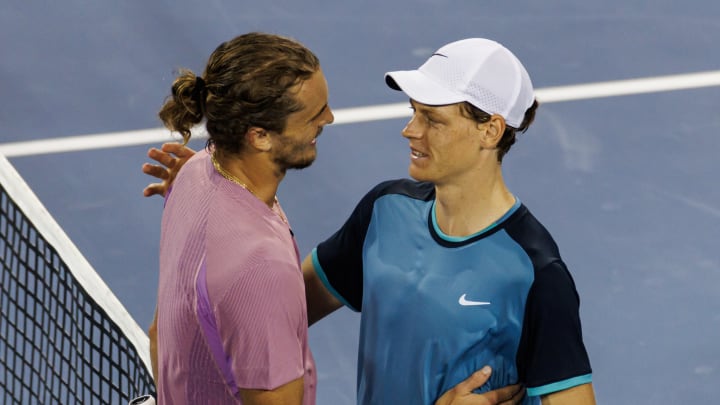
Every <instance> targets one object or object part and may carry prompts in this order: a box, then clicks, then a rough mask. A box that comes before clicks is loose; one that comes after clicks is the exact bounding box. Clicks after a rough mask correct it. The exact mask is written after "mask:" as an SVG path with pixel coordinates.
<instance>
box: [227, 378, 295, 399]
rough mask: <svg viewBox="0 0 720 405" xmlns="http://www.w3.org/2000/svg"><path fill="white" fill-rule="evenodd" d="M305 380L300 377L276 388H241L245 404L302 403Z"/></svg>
mask: <svg viewBox="0 0 720 405" xmlns="http://www.w3.org/2000/svg"><path fill="white" fill-rule="evenodd" d="M303 391H304V380H303V377H300V378H298V379H296V380H293V381H290V382H289V383H287V384H285V385H282V386H280V387H278V388H276V389H274V390H251V389H243V388H241V389H240V398H242V403H243V404H244V405H301V404H302V402H303Z"/></svg>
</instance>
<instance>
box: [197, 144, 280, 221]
mask: <svg viewBox="0 0 720 405" xmlns="http://www.w3.org/2000/svg"><path fill="white" fill-rule="evenodd" d="M210 160H211V161H212V164H213V166H214V167H215V170H217V172H218V173H219V174H220V175H221V176H223V177H224V178H226V179H228V180H230V181H232V182H233V183H235V184H237V185H239V186H240V187H242V188H244V189H245V190H247V191H248V192H249V193H250V194H252V195H254V196H255V198H257V199H258V200H260V201H262V199H261V198H260V197H258V196H257V194H255V193H254V192H253V191H252V190H251V189H250V187H248V185H247V184H245V183H243V182H242V181H240V179H238V178H237V177H235V176H234V175H233V174H232V173H230V172H228V171H227V170H225V168H224V167H222V165H220V162H218V160H217V158H215V153H212V154H210ZM273 198H274V205H278V206H279V205H280V202H279V201H278V198H277V195H276V196H275V197H273ZM270 210H271V211H272V212H274V213H275V214H277V216H278V217H280V219H281V220H282V221H283V222H285V224H287V225H288V226H290V223H288V220H287V218H285V215H283V214H282V213H281V212H280V211H279V210H276V209H275V208H274V207H273V208H270Z"/></svg>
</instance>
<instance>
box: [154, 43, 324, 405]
mask: <svg viewBox="0 0 720 405" xmlns="http://www.w3.org/2000/svg"><path fill="white" fill-rule="evenodd" d="M159 115H160V118H161V119H162V121H163V123H164V124H165V126H166V127H168V128H169V129H171V130H173V131H178V132H180V133H181V134H182V135H183V137H184V138H185V141H187V140H188V139H189V138H190V136H191V133H190V129H191V128H192V127H193V126H194V125H197V124H198V123H200V122H201V121H203V120H205V121H206V127H207V131H208V134H209V140H208V142H207V148H206V150H204V151H203V152H201V153H197V154H196V155H195V156H193V158H192V159H190V160H189V161H188V162H187V163H186V164H185V168H184V169H183V170H182V173H180V174H179V175H178V176H177V178H176V179H175V182H174V184H173V189H172V191H171V192H169V193H168V194H167V196H166V202H165V209H164V212H163V218H162V233H161V240H160V275H159V287H158V302H157V313H156V323H157V336H156V339H157V344H156V345H153V347H154V348H156V349H157V372H156V373H155V374H156V381H157V389H158V403H159V404H192V405H195V404H236V403H238V401H240V402H241V403H243V404H267V403H273V404H275V403H277V404H304V405H312V404H315V384H316V374H315V370H314V363H313V358H312V354H311V353H310V348H309V345H308V333H307V328H308V320H307V314H306V301H305V289H304V284H303V276H302V273H301V271H300V256H299V254H298V250H297V246H296V244H295V239H294V237H293V234H292V231H291V229H290V224H289V223H288V221H287V219H286V217H285V214H284V213H283V211H282V208H281V207H280V203H279V202H278V200H277V198H276V197H275V194H276V191H277V188H278V185H279V184H280V182H281V181H282V179H283V177H284V176H285V172H286V170H287V169H296V168H297V169H299V168H303V167H306V166H309V165H310V164H311V163H312V162H313V160H315V156H316V153H317V151H316V147H315V142H316V138H317V137H318V136H319V135H320V133H321V132H322V129H323V127H324V126H325V125H327V124H330V123H331V122H332V121H333V114H332V112H331V110H330V107H329V105H328V89H327V84H326V80H325V77H324V75H323V72H322V70H321V69H320V65H319V62H318V59H317V57H316V56H315V55H314V54H313V53H312V52H310V51H309V50H308V49H307V48H305V47H304V46H302V45H301V44H299V43H297V42H296V41H294V40H291V39H288V38H284V37H280V36H275V35H267V34H259V33H251V34H246V35H242V36H239V37H237V38H235V39H233V40H231V41H228V42H225V43H223V44H221V45H220V46H219V47H218V48H217V49H216V50H215V52H214V53H213V54H212V55H211V56H210V60H209V61H208V64H207V67H206V68H205V71H204V73H203V74H202V76H196V75H195V74H194V73H192V72H190V71H187V70H184V71H181V72H180V74H179V76H178V77H177V78H176V79H175V81H174V83H173V85H172V97H170V98H169V99H168V100H167V101H166V103H165V105H164V106H163V107H162V109H161V111H160V113H159ZM153 338H154V337H153ZM153 357H154V356H153Z"/></svg>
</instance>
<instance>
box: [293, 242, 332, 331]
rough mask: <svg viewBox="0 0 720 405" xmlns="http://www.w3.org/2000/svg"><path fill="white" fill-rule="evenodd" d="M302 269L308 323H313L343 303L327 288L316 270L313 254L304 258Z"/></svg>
mask: <svg viewBox="0 0 720 405" xmlns="http://www.w3.org/2000/svg"><path fill="white" fill-rule="evenodd" d="M302 271H303V278H304V280H305V299H306V301H307V314H308V325H312V324H314V323H315V322H317V321H319V320H320V319H322V318H324V317H325V316H327V315H329V314H330V313H332V312H333V311H335V310H336V309H338V308H340V307H341V306H342V303H341V302H340V301H338V299H337V298H335V297H334V296H333V295H332V294H330V291H328V290H327V288H325V285H324V284H323V282H322V280H320V277H319V276H318V275H317V272H316V271H315V266H314V265H313V262H312V256H311V255H308V256H307V257H306V258H305V260H303V263H302Z"/></svg>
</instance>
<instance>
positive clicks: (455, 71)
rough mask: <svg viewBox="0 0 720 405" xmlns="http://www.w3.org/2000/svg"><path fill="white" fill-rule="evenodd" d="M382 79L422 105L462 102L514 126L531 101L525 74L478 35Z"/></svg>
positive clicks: (513, 60)
mask: <svg viewBox="0 0 720 405" xmlns="http://www.w3.org/2000/svg"><path fill="white" fill-rule="evenodd" d="M385 82H386V83H387V85H388V86H390V87H391V88H393V89H395V90H402V91H403V92H405V94H407V95H408V96H409V97H410V98H411V99H413V100H415V101H417V102H419V103H422V104H427V105H448V104H455V103H460V102H463V101H467V102H469V103H470V104H472V105H474V106H475V107H477V108H479V109H481V110H483V111H485V112H486V113H488V114H498V115H501V116H502V117H503V118H505V122H507V124H508V125H510V126H511V127H513V128H518V127H519V126H520V125H521V124H522V122H523V118H524V117H525V111H526V110H527V109H528V108H530V106H531V105H532V104H533V101H534V100H535V95H534V92H533V85H532V82H531V81H530V76H529V75H528V73H527V71H526V70H525V68H524V67H523V65H522V63H520V61H519V60H518V58H516V57H515V55H513V53H512V52H510V51H509V50H508V49H507V48H505V47H504V46H502V45H500V44H499V43H497V42H495V41H491V40H489V39H484V38H469V39H463V40H460V41H456V42H452V43H449V44H447V45H445V46H443V47H442V48H440V49H438V50H437V51H436V52H435V53H434V54H432V56H430V58H429V59H428V60H427V61H426V62H425V63H424V64H423V65H422V66H420V67H419V68H418V69H417V70H403V71H397V72H388V73H386V74H385Z"/></svg>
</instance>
